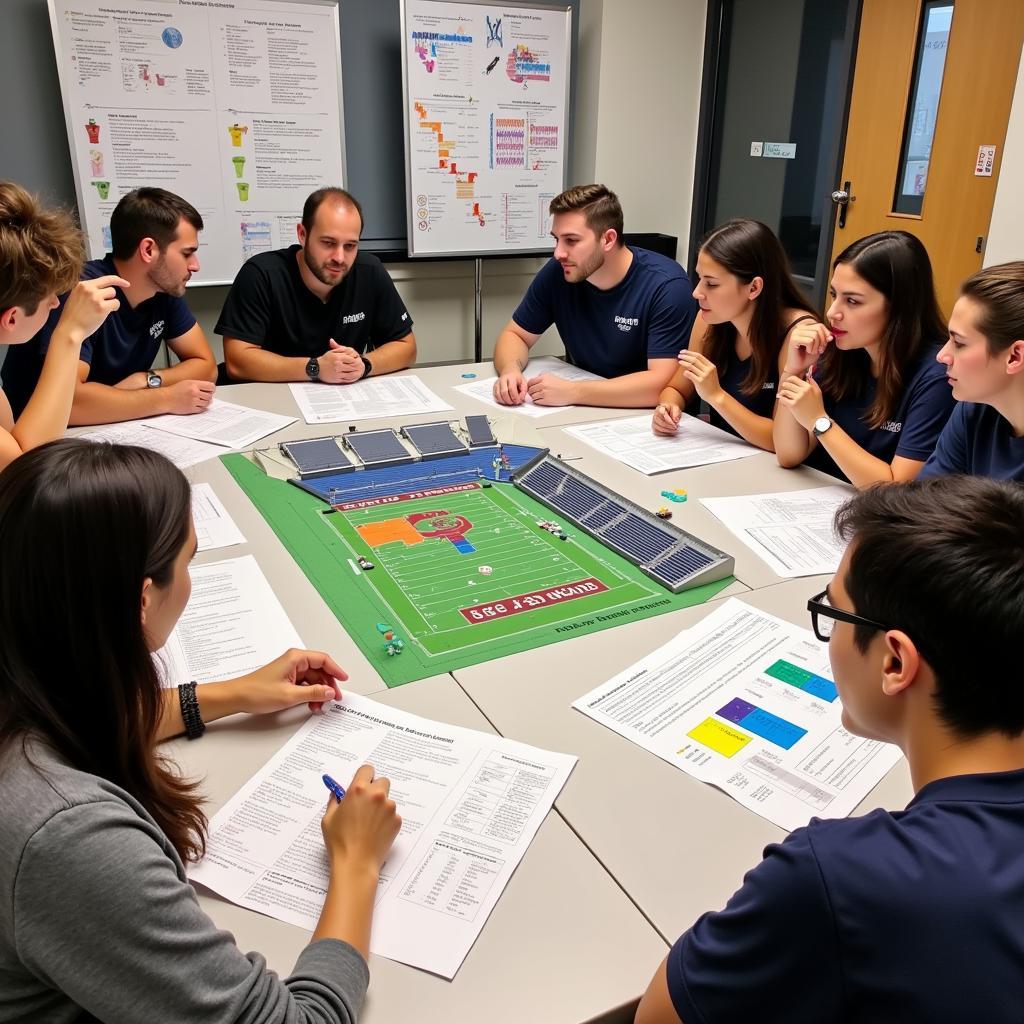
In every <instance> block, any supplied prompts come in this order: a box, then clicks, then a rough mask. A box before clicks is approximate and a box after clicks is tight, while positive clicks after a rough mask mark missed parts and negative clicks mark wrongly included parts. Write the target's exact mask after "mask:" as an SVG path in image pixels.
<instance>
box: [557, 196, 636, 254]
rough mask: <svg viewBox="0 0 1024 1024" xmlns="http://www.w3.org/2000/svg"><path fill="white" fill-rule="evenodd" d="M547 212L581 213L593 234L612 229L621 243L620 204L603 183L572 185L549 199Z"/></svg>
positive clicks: (600, 233) (617, 198)
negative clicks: (549, 203)
mask: <svg viewBox="0 0 1024 1024" xmlns="http://www.w3.org/2000/svg"><path fill="white" fill-rule="evenodd" d="M548 212H549V213H552V214H555V213H582V214H583V219H584V220H585V221H586V222H587V227H588V228H590V230H591V231H593V232H594V234H595V235H597V236H598V237H600V236H601V235H603V234H604V233H605V232H606V231H608V230H609V229H612V230H614V231H615V233H616V235H617V237H618V243H619V245H622V231H623V222H622V206H621V205H620V204H619V197H618V196H617V195H616V194H615V193H614V192H613V191H612V190H611V189H610V188H608V187H606V186H605V185H573V187H572V188H567V189H566V190H565V191H564V192H562V193H560V194H559V195H557V196H555V198H554V199H552V200H551V205H550V206H549V207H548Z"/></svg>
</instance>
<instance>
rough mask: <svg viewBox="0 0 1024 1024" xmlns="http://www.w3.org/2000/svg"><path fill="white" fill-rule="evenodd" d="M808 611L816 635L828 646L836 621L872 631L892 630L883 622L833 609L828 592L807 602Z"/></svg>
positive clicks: (817, 595) (823, 592)
mask: <svg viewBox="0 0 1024 1024" xmlns="http://www.w3.org/2000/svg"><path fill="white" fill-rule="evenodd" d="M807 610H808V611H809V612H810V613H811V626H812V627H813V629H814V635H815V636H816V637H817V638H818V639H819V640H820V641H821V642H822V643H826V644H827V643H828V641H829V638H830V637H831V636H832V628H833V626H834V625H835V622H836V620H838V621H839V622H850V623H852V624H853V625H854V626H870V627H871V628H872V629H882V630H886V629H889V628H890V627H889V626H883V625H882V623H881V622H875V621H874V619H865V618H864V616H863V615H855V614H854V613H853V612H844V611H843V610H842V609H841V608H833V607H832V605H830V604H829V603H828V591H827V590H823V591H822V592H821V593H820V594H815V595H814V597H812V598H811V599H810V600H809V601H808V602H807Z"/></svg>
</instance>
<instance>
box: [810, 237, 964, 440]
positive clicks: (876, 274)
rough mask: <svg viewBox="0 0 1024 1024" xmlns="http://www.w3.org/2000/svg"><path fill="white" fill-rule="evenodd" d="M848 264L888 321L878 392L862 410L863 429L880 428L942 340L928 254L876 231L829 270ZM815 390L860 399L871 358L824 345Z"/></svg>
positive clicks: (916, 242) (913, 242)
mask: <svg viewBox="0 0 1024 1024" xmlns="http://www.w3.org/2000/svg"><path fill="white" fill-rule="evenodd" d="M840 263H848V264H850V266H851V267H852V268H853V269H854V271H856V273H857V274H858V275H859V276H860V277H862V278H864V280H865V281H867V283H868V284H869V285H871V287H872V288H874V289H875V290H876V291H879V292H881V293H882V295H883V296H884V297H885V302H886V308H887V311H888V316H887V320H886V325H885V331H884V333H883V334H882V340H881V345H880V346H879V367H878V387H877V390H876V391H875V399H874V401H873V402H872V403H871V407H870V408H869V409H868V410H867V419H866V422H867V424H868V426H869V427H871V428H873V429H876V428H878V427H880V426H881V425H882V424H883V423H884V422H885V421H886V420H887V419H889V417H890V416H891V415H892V413H893V412H894V411H895V409H896V404H897V402H899V400H900V396H901V395H902V394H903V389H904V387H905V386H906V383H907V376H908V375H909V373H910V371H911V370H912V369H913V366H914V364H915V363H916V362H917V361H918V359H919V358H920V357H921V353H922V352H924V350H925V349H926V348H927V347H928V346H929V345H940V344H942V342H943V340H944V339H945V338H946V337H947V331H946V323H945V321H944V320H943V318H942V313H941V312H940V310H939V302H938V299H936V297H935V282H934V278H933V276H932V264H931V260H930V259H929V258H928V251H927V250H926V249H925V247H924V245H922V243H921V241H920V239H918V238H915V237H914V236H913V235H912V234H910V233H909V232H907V231H879V232H877V233H876V234H874V235H867V236H866V237H865V238H861V239H858V240H857V241H856V242H854V243H852V244H851V245H848V246H847V247H846V248H845V249H844V250H843V251H842V252H841V253H840V254H839V255H838V256H837V257H836V259H835V262H834V263H833V264H832V269H833V270H835V268H836V267H838V266H839V264H840ZM818 366H819V368H820V371H821V372H820V377H819V380H820V383H821V390H822V391H824V392H825V394H827V395H828V396H829V397H830V398H833V399H841V398H845V397H846V396H847V395H854V396H855V395H861V394H863V393H864V391H865V390H866V389H867V387H868V384H869V383H870V380H871V357H870V356H869V355H868V354H867V352H865V351H864V350H863V349H860V350H856V351H846V352H843V351H842V350H840V349H838V348H836V346H835V345H829V347H828V348H827V349H826V350H825V353H824V355H823V356H822V357H821V359H820V360H819V362H818Z"/></svg>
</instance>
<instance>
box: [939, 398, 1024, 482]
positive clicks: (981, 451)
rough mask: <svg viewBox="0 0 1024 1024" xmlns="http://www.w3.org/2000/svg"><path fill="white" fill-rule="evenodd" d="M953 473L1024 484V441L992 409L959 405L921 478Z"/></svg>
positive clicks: (971, 403)
mask: <svg viewBox="0 0 1024 1024" xmlns="http://www.w3.org/2000/svg"><path fill="white" fill-rule="evenodd" d="M950 473H966V474H968V475H970V476H991V477H995V478H996V479H997V480H1022V481H1024V437H1016V436H1014V433H1013V427H1012V426H1010V421H1009V420H1008V419H1006V418H1005V417H1004V416H1002V415H1001V414H1000V413H998V412H996V410H995V409H993V408H992V406H990V405H982V404H980V403H977V402H957V403H956V408H955V409H954V410H953V415H952V416H950V417H949V421H948V422H947V423H946V426H945V429H944V430H943V431H942V433H941V434H940V435H939V443H938V444H937V445H936V446H935V451H934V452H933V453H932V456H931V458H930V459H929V460H928V461H927V462H926V463H925V464H924V468H923V469H922V470H921V476H922V477H928V476H947V475H948V474H950Z"/></svg>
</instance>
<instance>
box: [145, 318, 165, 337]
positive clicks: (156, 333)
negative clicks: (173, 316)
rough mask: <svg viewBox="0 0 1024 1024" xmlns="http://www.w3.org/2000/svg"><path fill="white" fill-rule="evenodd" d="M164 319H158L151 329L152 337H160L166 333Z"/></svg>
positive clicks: (150, 334)
mask: <svg viewBox="0 0 1024 1024" xmlns="http://www.w3.org/2000/svg"><path fill="white" fill-rule="evenodd" d="M165 322H166V321H164V320H157V322H156V323H155V324H153V326H152V327H150V329H149V336H150V337H151V338H159V337H160V335H161V334H163V333H164V323H165Z"/></svg>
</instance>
